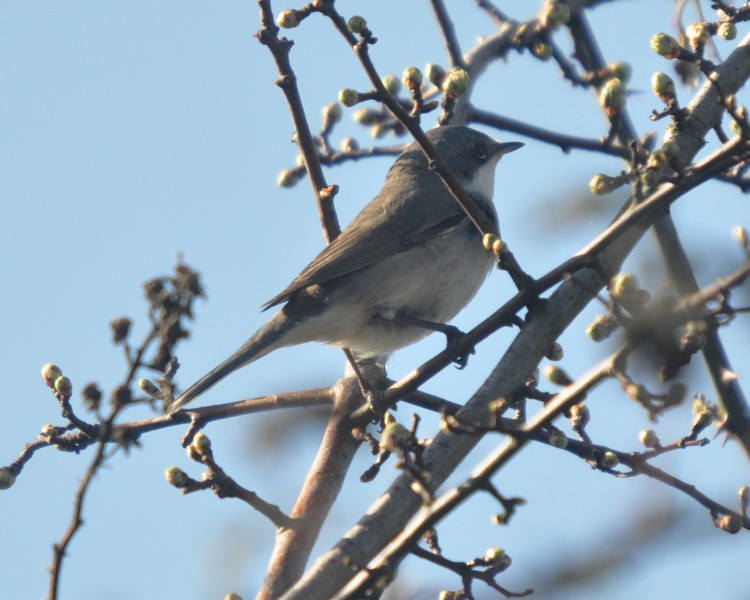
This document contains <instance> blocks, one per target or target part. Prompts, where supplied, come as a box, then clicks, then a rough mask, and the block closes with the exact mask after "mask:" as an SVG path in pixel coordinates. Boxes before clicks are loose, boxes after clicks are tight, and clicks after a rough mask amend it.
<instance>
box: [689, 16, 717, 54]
mask: <svg viewBox="0 0 750 600" xmlns="http://www.w3.org/2000/svg"><path fill="white" fill-rule="evenodd" d="M685 37H686V38H687V41H688V43H689V44H690V47H691V48H692V49H693V50H699V49H700V48H702V47H703V46H704V45H705V43H706V42H707V41H708V40H710V39H711V29H710V25H709V24H708V23H706V22H703V21H701V22H699V23H693V24H692V25H689V26H688V28H687V29H686V30H685Z"/></svg>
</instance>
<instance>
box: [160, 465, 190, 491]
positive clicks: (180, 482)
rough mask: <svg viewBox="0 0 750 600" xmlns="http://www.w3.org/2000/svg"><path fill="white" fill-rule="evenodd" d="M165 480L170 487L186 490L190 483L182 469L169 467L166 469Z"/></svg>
mask: <svg viewBox="0 0 750 600" xmlns="http://www.w3.org/2000/svg"><path fill="white" fill-rule="evenodd" d="M164 478H165V479H166V480H167V483H168V484H169V485H172V486H174V487H176V488H184V487H185V485H186V484H187V482H188V476H187V474H186V473H185V471H183V470H182V469H180V467H168V468H166V469H164Z"/></svg>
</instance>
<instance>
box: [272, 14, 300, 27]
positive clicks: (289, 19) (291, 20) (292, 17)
mask: <svg viewBox="0 0 750 600" xmlns="http://www.w3.org/2000/svg"><path fill="white" fill-rule="evenodd" d="M299 22H300V19H299V13H298V12H297V11H296V10H282V11H281V12H280V13H279V15H278V16H277V17H276V25H278V26H279V27H281V28H282V29H294V28H295V27H297V25H299Z"/></svg>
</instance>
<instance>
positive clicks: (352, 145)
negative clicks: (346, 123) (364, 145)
mask: <svg viewBox="0 0 750 600" xmlns="http://www.w3.org/2000/svg"><path fill="white" fill-rule="evenodd" d="M341 150H342V151H343V152H356V151H357V150H359V142H358V141H357V140H355V139H354V138H353V137H345V138H344V139H343V140H341Z"/></svg>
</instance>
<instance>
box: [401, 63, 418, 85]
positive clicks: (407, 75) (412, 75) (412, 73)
mask: <svg viewBox="0 0 750 600" xmlns="http://www.w3.org/2000/svg"><path fill="white" fill-rule="evenodd" d="M401 80H402V81H403V82H404V86H405V87H406V89H407V90H416V89H418V88H419V86H420V85H422V71H420V70H419V69H418V68H417V67H406V68H405V69H404V73H403V75H402V76H401Z"/></svg>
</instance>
